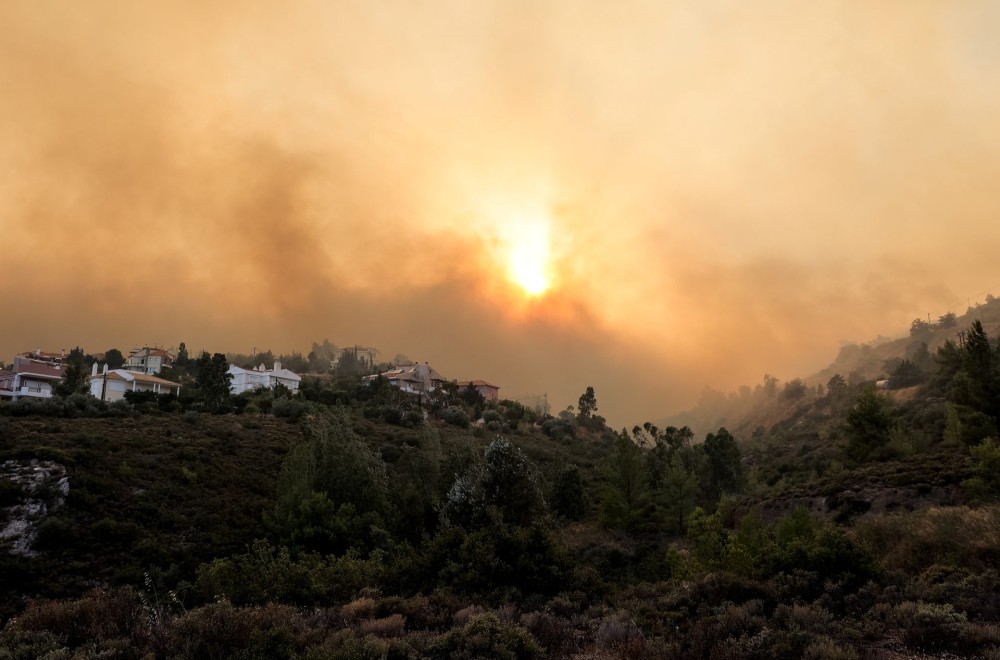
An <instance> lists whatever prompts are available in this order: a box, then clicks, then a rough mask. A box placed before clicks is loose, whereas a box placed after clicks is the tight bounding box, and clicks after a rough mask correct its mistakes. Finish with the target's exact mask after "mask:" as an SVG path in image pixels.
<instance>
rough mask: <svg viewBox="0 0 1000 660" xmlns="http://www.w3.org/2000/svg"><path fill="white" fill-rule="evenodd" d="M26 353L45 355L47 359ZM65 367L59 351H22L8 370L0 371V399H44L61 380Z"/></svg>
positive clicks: (50, 394)
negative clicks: (43, 352) (44, 352)
mask: <svg viewBox="0 0 1000 660" xmlns="http://www.w3.org/2000/svg"><path fill="white" fill-rule="evenodd" d="M26 355H45V356H48V359H38V358H34V357H24V356H26ZM56 358H58V359H56ZM65 369H66V367H65V365H64V364H63V363H62V356H61V355H60V354H59V353H46V354H42V353H41V351H38V352H36V353H22V354H21V355H18V356H17V357H16V358H14V364H13V365H12V366H11V368H10V369H9V370H7V371H0V399H10V400H12V401H17V400H18V399H19V398H29V397H30V398H37V399H46V398H48V397H50V396H52V388H53V387H55V385H56V383H58V382H59V381H61V380H62V378H63V373H64V370H65Z"/></svg>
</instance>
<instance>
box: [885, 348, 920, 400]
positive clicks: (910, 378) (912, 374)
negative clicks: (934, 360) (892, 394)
mask: <svg viewBox="0 0 1000 660" xmlns="http://www.w3.org/2000/svg"><path fill="white" fill-rule="evenodd" d="M925 346H926V345H925ZM923 380H924V372H923V371H922V370H921V369H920V367H918V366H917V365H916V363H914V362H911V361H910V360H900V361H899V364H897V365H896V366H895V367H894V368H893V369H892V371H891V372H890V373H889V386H890V387H892V388H894V389H898V388H901V387H910V386H912V385H918V384H920V383H921V382H923Z"/></svg>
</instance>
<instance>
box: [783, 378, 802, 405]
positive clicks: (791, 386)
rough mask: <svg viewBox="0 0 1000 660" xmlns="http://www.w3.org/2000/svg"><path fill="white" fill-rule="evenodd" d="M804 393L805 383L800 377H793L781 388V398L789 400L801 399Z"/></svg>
mask: <svg viewBox="0 0 1000 660" xmlns="http://www.w3.org/2000/svg"><path fill="white" fill-rule="evenodd" d="M805 395H806V384H805V382H804V381H803V380H802V379H801V378H795V379H794V380H790V381H788V382H787V383H785V387H784V388H783V389H782V390H781V398H782V399H786V400H789V401H794V400H796V399H801V398H802V397H804V396H805Z"/></svg>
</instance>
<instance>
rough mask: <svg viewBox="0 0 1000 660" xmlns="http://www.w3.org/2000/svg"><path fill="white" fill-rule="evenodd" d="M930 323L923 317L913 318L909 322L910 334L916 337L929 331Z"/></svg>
mask: <svg viewBox="0 0 1000 660" xmlns="http://www.w3.org/2000/svg"><path fill="white" fill-rule="evenodd" d="M930 330H931V324H930V323H928V322H927V321H925V320H923V319H913V321H912V322H911V323H910V336H911V337H917V336H920V335H923V334H926V333H928V332H930Z"/></svg>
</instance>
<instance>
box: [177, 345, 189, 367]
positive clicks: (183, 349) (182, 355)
mask: <svg viewBox="0 0 1000 660" xmlns="http://www.w3.org/2000/svg"><path fill="white" fill-rule="evenodd" d="M190 361H191V358H190V357H188V349H187V345H186V344H185V343H184V342H181V343H180V345H179V346H178V347H177V359H175V360H174V365H175V366H177V367H178V368H180V369H184V368H186V367H187V366H188V362H190Z"/></svg>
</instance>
